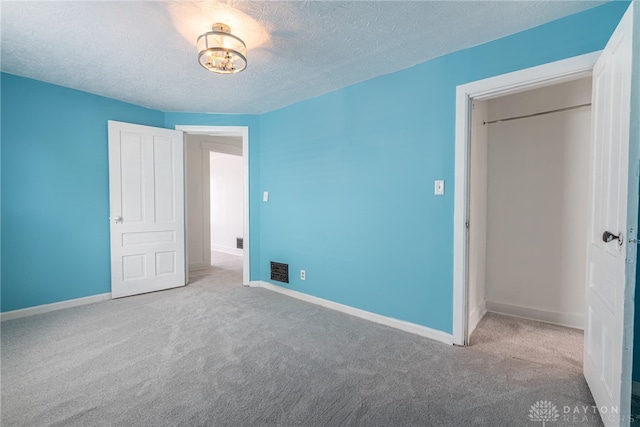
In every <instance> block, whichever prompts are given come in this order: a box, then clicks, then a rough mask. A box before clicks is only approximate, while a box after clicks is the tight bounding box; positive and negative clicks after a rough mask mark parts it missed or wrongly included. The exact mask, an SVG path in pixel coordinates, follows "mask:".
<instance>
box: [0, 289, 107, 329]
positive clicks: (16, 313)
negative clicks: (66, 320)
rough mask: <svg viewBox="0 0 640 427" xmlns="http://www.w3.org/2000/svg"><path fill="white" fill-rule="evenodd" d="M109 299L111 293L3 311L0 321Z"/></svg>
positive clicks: (0, 314)
mask: <svg viewBox="0 0 640 427" xmlns="http://www.w3.org/2000/svg"><path fill="white" fill-rule="evenodd" d="M110 299H111V292H107V293H106V294H98V295H91V296H89V297H84V298H76V299H70V300H67V301H60V302H54V303H51V304H43V305H37V306H35V307H28V308H22V309H20V310H13V311H5V312H4V313H0V321H2V322H4V321H5V320H12V319H19V318H21V317H27V316H33V315H35V314H42V313H49V312H50V311H57V310H62V309H65V308H71V307H78V306H80V305H87V304H93V303H96V302H100V301H106V300H110Z"/></svg>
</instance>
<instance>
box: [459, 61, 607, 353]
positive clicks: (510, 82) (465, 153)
mask: <svg viewBox="0 0 640 427" xmlns="http://www.w3.org/2000/svg"><path fill="white" fill-rule="evenodd" d="M599 56H600V53H599V52H593V53H588V54H584V55H580V56H576V57H573V58H568V59H563V60H560V61H556V62H552V63H548V64H543V65H539V66H536V67H532V68H527V69H523V70H519V71H514V72H511V73H507V74H503V75H499V76H495V77H490V78H487V79H483V80H478V81H475V82H471V83H466V84H464V85H460V86H458V87H457V88H456V133H455V140H456V146H455V184H454V185H455V188H454V193H455V202H454V219H453V220H454V230H453V246H454V248H453V249H454V257H453V334H452V335H453V342H454V344H457V345H467V344H468V339H469V329H468V323H469V319H468V317H467V315H468V304H467V297H468V294H469V287H468V284H469V283H468V271H467V262H468V250H469V247H468V231H469V229H468V228H467V222H468V221H469V219H470V218H469V212H470V211H469V208H470V206H469V191H470V185H469V179H470V174H469V172H470V156H471V148H470V140H471V118H472V114H471V103H472V101H477V100H488V99H492V98H496V97H500V96H504V95H510V94H514V93H518V92H522V91H525V90H531V89H537V88H541V87H545V86H550V85H555V84H559V83H564V82H567V81H571V80H576V79H579V78H582V77H587V76H590V75H591V72H592V70H593V66H594V64H595V62H596V60H597V58H598V57H599ZM470 227H474V225H473V224H470Z"/></svg>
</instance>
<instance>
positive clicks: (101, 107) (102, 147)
mask: <svg viewBox="0 0 640 427" xmlns="http://www.w3.org/2000/svg"><path fill="white" fill-rule="evenodd" d="M625 8H626V4H625V3H618V2H614V3H610V4H607V5H604V6H601V7H599V8H596V9H592V10H589V11H586V12H583V13H581V14H577V15H573V16H570V17H567V18H565V19H562V20H559V21H556V22H552V23H549V24H546V25H544V26H541V27H537V28H534V29H532V30H529V31H525V32H523V33H519V34H516V35H513V36H510V37H506V38H504V39H500V40H497V41H494V42H491V43H487V44H484V45H481V46H478V47H475V48H472V49H467V50H463V51H460V52H456V53H453V54H451V55H447V56H444V57H441V58H438V59H435V60H433V61H430V62H427V63H424V64H420V65H418V66H416V67H413V68H410V69H408V70H404V71H401V72H398V73H394V74H390V75H387V76H383V77H379V78H376V79H373V80H370V81H367V82H364V83H361V84H358V85H355V86H351V87H348V88H345V89H342V90H339V91H336V92H333V93H330V94H327V95H324V96H320V97H318V98H314V99H310V100H307V101H303V102H300V103H297V104H294V105H292V106H289V107H286V108H283V109H280V110H277V111H274V112H271V113H267V114H263V115H261V116H247V115H226V116H222V115H209V114H187V113H166V114H165V113H161V112H158V111H153V110H148V109H144V108H141V107H137V106H133V105H130V104H125V103H122V102H119V101H115V100H111V99H106V98H102V97H99V96H94V95H89V94H86V93H82V92H78V91H74V90H71V89H65V88H61V87H58V86H53V85H49V84H46V83H42V82H37V81H33V80H29V79H24V78H20V77H16V76H11V75H6V74H3V75H2V81H1V83H2V88H1V89H2V117H1V118H2V125H3V126H2V159H1V161H2V248H3V249H4V250H3V251H2V253H1V257H2V271H1V274H2V307H1V308H2V311H8V310H14V309H19V308H24V307H29V306H34V305H39V304H46V303H50V302H56V301H62V300H66V299H72V298H78V297H82V296H87V295H94V294H99V293H103V292H108V291H109V289H110V286H109V280H110V274H109V243H108V242H109V240H108V239H109V223H108V221H107V220H106V218H107V217H108V214H109V212H108V206H109V201H108V191H107V189H108V164H107V132H106V121H107V120H120V121H126V122H132V123H141V124H147V125H153V126H164V127H167V128H173V127H174V126H175V125H176V124H190V125H232V126H233V125H237V126H249V127H250V140H251V155H250V156H251V161H252V162H251V166H250V173H251V181H250V187H251V194H250V197H251V226H252V230H253V233H252V235H251V241H252V242H251V255H252V266H251V267H252V269H251V279H252V280H269V271H268V269H269V261H272V260H273V261H282V262H288V263H289V264H290V266H291V272H292V279H293V280H292V282H291V284H290V285H289V287H290V288H292V289H295V290H299V291H302V292H306V293H309V294H312V295H317V296H319V297H322V298H327V299H330V300H333V301H337V302H340V303H343V304H348V305H351V306H354V307H358V308H362V309H365V310H369V311H372V312H375V313H379V314H382V315H386V316H391V317H395V318H399V319H403V320H408V321H411V322H415V323H418V324H422V325H425V326H428V327H431V328H434V329H438V330H442V331H445V332H451V327H452V325H451V317H452V282H453V279H452V262H453V254H452V251H453V247H452V245H453V243H452V236H453V172H454V121H455V87H456V85H459V84H463V83H466V82H469V81H474V80H478V79H482V78H485V77H489V76H493V75H497V74H502V73H506V72H510V71H514V70H517V69H522V68H526V67H531V66H534V65H538V64H541V63H546V62H549V61H554V60H558V59H563V58H567V57H571V56H575V55H579V54H582V53H587V52H591V51H595V50H599V49H601V48H602V47H604V44H605V42H606V40H607V39H608V37H609V35H610V34H611V32H612V31H613V29H614V27H615V25H616V23H617V22H618V20H619V19H620V17H621V16H622V14H623V12H624V10H625ZM435 179H444V180H445V181H446V183H447V184H446V185H447V193H446V195H445V196H442V197H435V196H433V181H434V180H435ZM263 190H268V191H269V192H270V201H269V202H268V203H262V202H261V197H260V195H261V193H262V191H263ZM299 269H305V270H306V271H307V280H306V281H304V282H302V281H300V280H299V279H297V278H298V274H297V272H298V270H299Z"/></svg>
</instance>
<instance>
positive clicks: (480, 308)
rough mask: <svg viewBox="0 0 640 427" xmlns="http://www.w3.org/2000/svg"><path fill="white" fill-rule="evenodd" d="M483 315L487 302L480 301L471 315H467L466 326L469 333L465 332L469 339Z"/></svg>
mask: <svg viewBox="0 0 640 427" xmlns="http://www.w3.org/2000/svg"><path fill="white" fill-rule="evenodd" d="M485 314H487V302H486V301H485V300H482V301H481V302H480V304H478V305H477V306H476V307H475V308H474V309H473V310H472V311H471V313H469V322H468V326H467V329H468V330H469V332H467V336H469V337H470V336H471V334H472V333H473V331H475V330H476V327H477V326H478V323H480V321H481V320H482V318H483V317H484V315H485Z"/></svg>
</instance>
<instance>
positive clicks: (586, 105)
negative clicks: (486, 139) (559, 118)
mask: <svg viewBox="0 0 640 427" xmlns="http://www.w3.org/2000/svg"><path fill="white" fill-rule="evenodd" d="M589 106H591V103H588V104H581V105H575V106H573V107H564V108H558V109H557V110H550V111H543V112H541V113H533V114H527V115H525V116H517V117H508V118H506V119H498V120H491V121H490V122H482V124H483V125H490V124H491V123H498V122H508V121H509V120H516V119H524V118H526V117H535V116H542V115H544V114H551V113H558V112H560V111H568V110H575V109H577V108H582V107H589Z"/></svg>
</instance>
